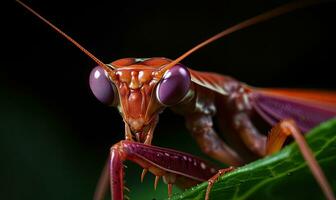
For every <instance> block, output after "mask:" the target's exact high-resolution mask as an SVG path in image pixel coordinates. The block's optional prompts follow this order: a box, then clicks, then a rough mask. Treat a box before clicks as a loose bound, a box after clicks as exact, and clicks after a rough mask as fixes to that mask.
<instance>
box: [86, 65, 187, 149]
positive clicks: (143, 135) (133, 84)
mask: <svg viewBox="0 0 336 200" xmlns="http://www.w3.org/2000/svg"><path fill="white" fill-rule="evenodd" d="M169 63H170V60H169V59H166V58H150V59H138V58H124V59H120V60H117V61H114V62H112V63H111V64H110V65H107V66H109V67H110V68H111V70H109V71H105V70H104V69H102V68H101V67H99V66H98V67H95V68H94V69H93V70H92V72H91V74H90V87H91V90H92V92H93V94H94V95H95V96H96V97H97V99H98V100H100V101H101V102H103V103H104V104H107V105H109V106H115V107H117V108H118V110H119V112H120V114H121V116H122V117H123V120H124V122H125V138H126V139H128V140H133V139H135V140H136V141H139V142H143V143H145V144H150V143H151V141H152V137H153V131H154V128H155V126H156V123H157V121H158V115H159V113H160V112H162V111H163V109H164V108H165V107H167V106H172V105H175V104H177V103H179V102H180V101H181V100H182V99H183V98H184V97H185V96H186V94H187V92H188V90H189V87H190V82H191V79H190V74H189V71H188V70H187V68H186V67H184V66H183V65H181V64H176V65H175V66H173V67H171V68H169V69H167V70H165V71H164V72H163V73H162V70H163V69H164V66H165V65H167V64H169Z"/></svg>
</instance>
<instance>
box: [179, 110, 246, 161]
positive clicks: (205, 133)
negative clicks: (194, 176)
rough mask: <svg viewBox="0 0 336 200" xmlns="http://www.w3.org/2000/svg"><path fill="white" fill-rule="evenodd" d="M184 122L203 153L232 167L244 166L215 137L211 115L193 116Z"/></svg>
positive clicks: (232, 152)
mask: <svg viewBox="0 0 336 200" xmlns="http://www.w3.org/2000/svg"><path fill="white" fill-rule="evenodd" d="M186 120H187V128H188V129H189V131H190V132H191V133H192V135H193V137H194V138H195V139H196V141H197V143H198V145H199V146H200V147H201V149H202V151H203V152H204V153H206V154H207V155H209V156H211V157H212V158H214V159H216V160H219V161H221V162H223V163H226V164H229V165H232V166H240V165H242V164H244V160H243V159H242V158H241V157H240V156H239V155H238V154H237V153H236V152H235V151H234V150H233V149H232V148H230V147H229V146H228V145H227V144H226V143H225V142H224V141H223V140H222V139H221V138H220V137H219V136H218V135H217V133H216V131H215V130H214V129H213V121H212V116H211V115H206V114H203V113H200V114H193V115H192V116H188V117H186Z"/></svg>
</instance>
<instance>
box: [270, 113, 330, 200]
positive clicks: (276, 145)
mask: <svg viewBox="0 0 336 200" xmlns="http://www.w3.org/2000/svg"><path fill="white" fill-rule="evenodd" d="M288 136H293V138H294V139H295V141H296V142H297V144H298V146H299V149H300V151H301V153H302V156H303V157H304V159H305V160H306V161H307V164H308V167H309V168H310V170H311V172H312V174H313V175H314V177H315V179H316V181H317V182H318V184H319V185H320V187H321V189H322V191H323V193H324V195H325V196H326V198H327V199H328V200H335V196H334V194H333V191H332V189H331V186H330V184H329V183H328V181H327V179H326V177H325V175H324V173H323V171H322V169H321V167H320V165H319V164H318V162H317V161H316V159H315V156H314V154H313V152H312V151H311V149H310V148H309V146H308V144H307V142H306V140H305V138H304V136H303V135H302V133H301V132H300V129H299V128H298V127H297V125H296V123H295V121H294V120H290V119H288V120H283V121H281V122H280V123H279V124H277V125H276V126H275V127H274V128H273V129H272V130H271V132H270V133H269V136H268V138H267V144H266V154H267V155H269V154H272V153H274V152H277V151H279V150H280V149H281V147H282V145H283V144H284V142H285V140H286V138H287V137H288Z"/></svg>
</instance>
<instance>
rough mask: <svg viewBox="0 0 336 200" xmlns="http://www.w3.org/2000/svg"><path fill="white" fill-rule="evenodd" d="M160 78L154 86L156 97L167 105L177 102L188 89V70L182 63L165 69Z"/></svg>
mask: <svg viewBox="0 0 336 200" xmlns="http://www.w3.org/2000/svg"><path fill="white" fill-rule="evenodd" d="M162 79H163V80H161V82H160V83H159V85H158V86H157V88H156V97H157V99H158V100H159V102H160V103H162V104H164V105H167V106H170V105H174V104H177V103H178V102H179V101H181V100H182V98H183V97H184V96H185V95H186V94H187V92H188V90H189V87H190V73H189V71H188V70H187V68H186V67H184V66H183V65H181V64H177V65H175V66H174V67H172V68H171V69H169V70H168V71H166V73H165V74H164V76H163V78H162Z"/></svg>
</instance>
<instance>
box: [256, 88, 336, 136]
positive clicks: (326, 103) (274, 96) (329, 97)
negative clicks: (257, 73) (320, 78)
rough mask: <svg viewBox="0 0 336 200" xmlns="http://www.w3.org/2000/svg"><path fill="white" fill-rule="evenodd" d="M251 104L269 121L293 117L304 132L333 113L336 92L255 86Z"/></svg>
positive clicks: (335, 115)
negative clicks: (258, 87) (256, 87)
mask: <svg viewBox="0 0 336 200" xmlns="http://www.w3.org/2000/svg"><path fill="white" fill-rule="evenodd" d="M250 99H251V102H252V106H253V107H254V109H255V110H256V111H257V113H258V114H259V115H260V116H262V117H263V118H264V119H265V120H266V121H267V122H268V123H270V124H271V125H274V124H276V123H277V122H279V121H280V120H283V119H288V118H290V119H293V120H295V121H296V123H297V124H298V126H299V128H300V129H301V130H302V131H303V132H307V131H308V130H310V129H312V128H313V127H315V126H316V125H318V124H320V123H321V122H324V121H326V120H328V119H331V118H334V117H336V93H335V92H326V91H317V90H302V89H256V90H255V91H253V92H252V93H251V95H250Z"/></svg>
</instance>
